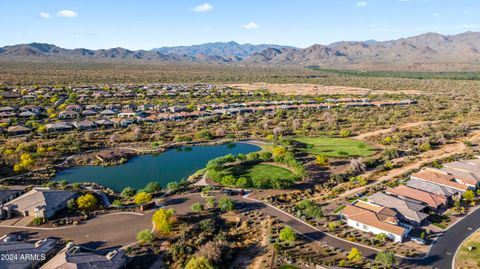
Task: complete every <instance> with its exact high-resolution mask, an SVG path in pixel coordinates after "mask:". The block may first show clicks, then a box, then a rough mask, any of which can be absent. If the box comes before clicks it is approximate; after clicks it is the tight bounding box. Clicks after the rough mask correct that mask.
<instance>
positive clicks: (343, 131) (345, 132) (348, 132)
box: [340, 129, 350, 137]
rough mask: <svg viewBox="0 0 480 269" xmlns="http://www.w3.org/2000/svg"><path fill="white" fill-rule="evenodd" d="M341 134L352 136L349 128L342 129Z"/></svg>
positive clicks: (342, 135)
mask: <svg viewBox="0 0 480 269" xmlns="http://www.w3.org/2000/svg"><path fill="white" fill-rule="evenodd" d="M340 136H341V137H349V136H350V131H349V130H347V129H342V130H340Z"/></svg>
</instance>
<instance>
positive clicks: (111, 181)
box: [54, 143, 260, 191]
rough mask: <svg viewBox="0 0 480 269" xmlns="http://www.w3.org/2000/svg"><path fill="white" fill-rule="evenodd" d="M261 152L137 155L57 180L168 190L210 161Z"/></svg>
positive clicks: (199, 149) (225, 149) (223, 148)
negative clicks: (151, 184) (152, 185)
mask: <svg viewBox="0 0 480 269" xmlns="http://www.w3.org/2000/svg"><path fill="white" fill-rule="evenodd" d="M259 150H260V147H258V146H255V145H252V144H246V143H231V144H223V145H214V146H195V147H186V148H176V149H170V150H168V151H165V152H163V153H160V154H152V155H141V156H136V157H133V158H132V159H130V160H129V161H128V162H127V163H125V164H122V165H117V166H79V167H73V168H68V169H65V170H63V171H60V172H59V173H57V175H56V176H55V178H54V180H66V181H67V182H69V183H72V182H96V183H98V184H100V185H103V186H105V187H109V188H112V189H114V190H115V191H121V190H123V188H125V187H133V188H135V189H141V188H143V187H144V186H145V185H146V184H147V183H148V182H152V181H157V182H158V183H160V185H162V186H163V187H165V186H166V185H167V184H168V183H169V182H172V181H180V180H181V179H186V178H188V176H190V175H191V174H193V173H194V172H195V171H197V170H199V169H202V168H204V167H205V165H206V164H207V162H208V161H209V160H211V159H214V158H217V157H220V156H224V155H227V154H240V153H243V154H247V153H250V152H255V151H259Z"/></svg>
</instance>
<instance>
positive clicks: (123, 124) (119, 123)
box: [112, 118, 133, 127]
mask: <svg viewBox="0 0 480 269" xmlns="http://www.w3.org/2000/svg"><path fill="white" fill-rule="evenodd" d="M112 122H113V123H114V124H115V126H117V127H127V126H129V125H132V124H133V120H131V119H124V118H115V119H112Z"/></svg>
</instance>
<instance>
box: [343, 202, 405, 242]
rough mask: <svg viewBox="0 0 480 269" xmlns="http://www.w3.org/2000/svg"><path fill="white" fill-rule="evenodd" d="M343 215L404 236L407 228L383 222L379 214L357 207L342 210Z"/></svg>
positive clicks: (351, 206)
mask: <svg viewBox="0 0 480 269" xmlns="http://www.w3.org/2000/svg"><path fill="white" fill-rule="evenodd" d="M342 215H343V216H345V217H346V218H348V219H351V220H354V221H357V222H360V223H362V224H366V225H368V226H371V227H375V228H377V229H380V230H383V231H386V232H389V233H392V234H396V235H400V236H403V234H404V233H405V228H403V227H401V226H398V225H396V224H394V223H389V222H387V221H383V220H382V219H381V218H380V217H379V215H378V214H377V213H375V212H374V211H370V210H367V209H364V208H361V207H358V206H355V205H346V206H345V208H344V209H343V210H342Z"/></svg>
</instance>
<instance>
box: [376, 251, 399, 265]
mask: <svg viewBox="0 0 480 269" xmlns="http://www.w3.org/2000/svg"><path fill="white" fill-rule="evenodd" d="M375 261H376V262H377V263H379V264H380V265H382V267H383V268H391V267H392V266H393V264H394V263H395V255H394V254H393V252H391V251H387V252H384V251H382V252H379V253H378V254H377V256H375Z"/></svg>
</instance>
